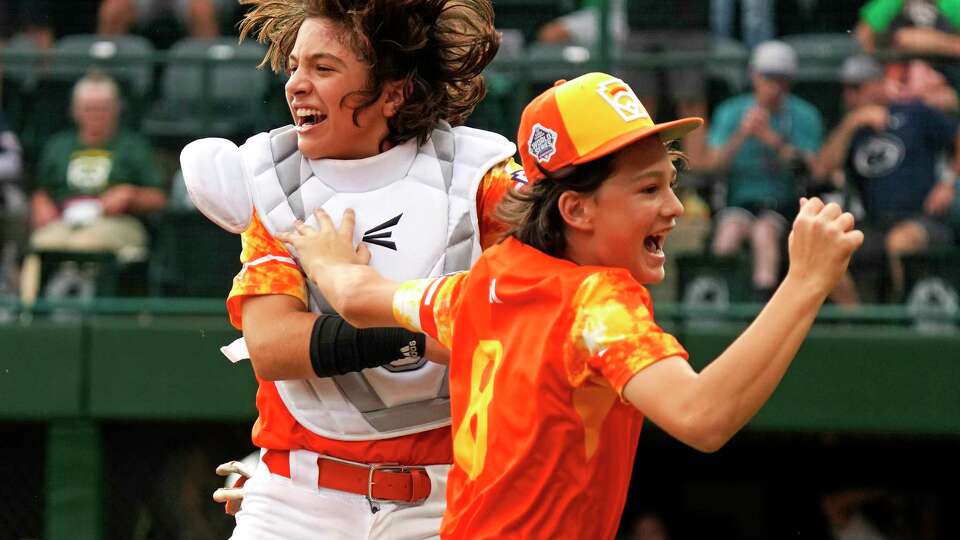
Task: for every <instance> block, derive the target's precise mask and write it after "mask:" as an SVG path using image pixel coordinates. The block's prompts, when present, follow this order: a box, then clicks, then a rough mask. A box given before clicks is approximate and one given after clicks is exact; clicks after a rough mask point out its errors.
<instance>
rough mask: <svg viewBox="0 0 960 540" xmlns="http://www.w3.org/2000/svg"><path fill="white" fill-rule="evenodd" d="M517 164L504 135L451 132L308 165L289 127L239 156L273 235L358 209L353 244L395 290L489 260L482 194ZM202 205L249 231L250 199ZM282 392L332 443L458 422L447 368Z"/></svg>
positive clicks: (355, 377)
mask: <svg viewBox="0 0 960 540" xmlns="http://www.w3.org/2000/svg"><path fill="white" fill-rule="evenodd" d="M192 144H196V143H192ZM188 149H189V147H188ZM188 149H185V150H184V156H185V157H184V162H185V163H184V178H185V179H186V180H187V182H188V191H189V192H190V194H191V197H194V200H195V202H197V201H196V199H197V197H196V196H195V195H196V194H197V193H198V192H199V191H202V190H200V189H191V187H190V184H191V183H193V182H191V180H190V178H189V175H188V174H187V171H186V169H187V166H186V161H187V159H186V155H187V153H188ZM513 153H514V146H513V144H511V143H509V142H508V141H507V140H506V139H504V138H503V137H500V136H499V135H495V134H492V133H488V132H484V131H479V130H474V129H470V128H465V127H458V128H455V129H451V128H450V127H449V125H446V124H442V125H440V126H439V127H438V129H436V130H434V132H433V134H432V135H431V137H430V139H429V140H428V141H427V143H426V144H424V145H423V146H420V147H418V146H417V144H416V141H409V142H407V143H405V144H403V145H400V146H398V147H395V148H392V149H390V150H389V151H387V152H384V153H382V154H379V155H377V156H373V157H371V158H367V159H362V160H342V161H341V160H313V161H311V160H307V159H305V158H303V156H302V155H301V154H300V153H299V151H297V146H296V132H295V131H294V129H293V128H292V127H290V126H288V127H285V128H280V129H277V130H273V131H271V132H270V133H261V134H258V135H255V136H254V137H251V138H250V139H248V140H247V142H246V143H245V144H244V145H243V146H241V147H240V151H239V155H240V159H241V162H242V166H241V167H239V168H241V169H242V175H243V177H244V178H245V182H244V183H245V184H247V185H248V187H249V195H250V197H249V200H250V201H251V203H252V205H253V207H254V208H255V211H256V212H257V214H258V216H259V217H260V220H261V222H262V223H263V224H264V226H265V227H266V228H267V230H268V231H269V232H270V233H271V234H273V235H275V234H276V233H277V232H281V231H289V230H291V229H292V228H293V224H294V221H295V220H297V219H301V220H303V221H304V222H306V223H307V224H310V225H314V226H315V225H316V220H315V218H314V217H313V210H314V209H316V208H319V207H322V208H323V209H324V210H326V211H327V213H328V214H329V215H330V216H331V218H332V219H333V220H334V222H335V223H338V224H339V221H340V218H341V216H342V214H343V211H344V210H345V209H346V208H353V209H355V210H356V212H357V226H356V229H355V235H356V237H355V239H354V240H355V241H356V242H361V241H362V242H365V243H367V245H368V247H369V248H370V251H371V254H372V258H371V265H372V266H373V267H375V268H376V269H377V270H378V271H379V272H380V273H382V274H384V275H385V276H387V277H389V278H390V279H393V280H407V279H415V278H421V277H430V276H437V275H442V274H444V273H448V272H453V271H458V270H465V269H468V268H469V267H470V265H471V264H472V262H473V261H474V260H475V259H476V257H477V256H479V253H480V246H479V235H478V216H477V214H476V194H477V189H478V186H479V183H480V181H481V180H482V178H483V176H484V174H485V173H486V172H487V171H488V170H489V169H490V168H491V167H493V166H494V165H496V164H497V163H499V162H501V161H503V160H504V159H506V158H508V157H510V156H512V155H513ZM221 161H224V160H221ZM213 162H216V160H213ZM207 166H208V167H209V165H207ZM220 168H221V169H225V168H226V167H224V166H222V165H221V166H220ZM204 183H205V185H207V186H210V185H213V184H215V183H216V182H211V181H210V180H209V179H208V180H205V182H204ZM233 185H234V186H236V184H233ZM203 198H204V199H206V201H205V202H204V204H200V203H198V204H197V207H198V208H200V209H201V210H202V211H204V213H206V214H207V215H208V216H209V217H210V218H211V219H212V220H213V221H215V222H217V223H218V224H221V226H225V225H227V224H229V225H233V226H232V227H231V230H234V231H235V230H236V228H238V227H237V226H235V225H234V223H233V222H236V221H242V217H243V216H244V212H243V211H242V210H239V209H237V208H236V207H238V206H240V205H242V204H243V200H244V198H243V197H241V196H238V195H237V194H235V193H234V194H231V195H230V197H229V199H230V200H232V201H233V202H232V203H231V204H232V206H233V208H231V209H230V210H229V211H227V210H224V209H217V208H216V206H217V204H219V205H221V206H222V205H223V204H224V203H223V202H222V201H223V200H225V199H226V198H224V199H221V202H220V203H217V204H214V203H212V202H210V201H209V197H208V196H204V197H203ZM210 213H215V214H217V216H216V217H214V216H211V215H210ZM247 215H249V214H247ZM238 216H240V217H238ZM225 228H226V227H225ZM293 255H294V257H296V253H293ZM309 293H310V310H311V311H314V312H330V311H331V310H330V307H329V305H328V304H327V303H326V302H325V300H324V299H323V297H322V295H321V294H320V292H319V290H317V288H316V287H314V286H313V285H312V284H309ZM275 384H276V386H277V389H278V391H279V394H280V396H281V397H282V399H283V401H284V403H285V405H286V406H287V408H288V409H289V411H290V412H291V414H293V416H294V417H295V418H296V419H297V420H298V421H299V422H300V423H301V424H302V425H303V426H304V427H307V428H308V429H310V430H311V431H313V432H315V433H318V434H320V435H323V436H326V437H330V438H334V439H340V440H353V439H356V440H370V439H377V438H388V437H395V436H399V435H404V434H409V433H416V432H419V431H425V430H427V429H433V428H436V427H440V426H443V425H446V424H448V423H449V417H450V408H449V398H448V393H447V379H446V368H445V367H444V366H441V365H438V364H434V363H431V362H426V361H425V360H423V359H421V360H420V361H418V362H413V361H411V360H409V359H398V360H397V361H396V362H394V363H393V364H390V365H388V366H385V367H380V368H374V369H367V370H364V371H363V372H361V373H352V374H347V375H341V376H336V377H331V378H316V377H315V378H310V379H305V380H295V381H277V382H276V383H275Z"/></svg>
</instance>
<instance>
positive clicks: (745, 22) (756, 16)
mask: <svg viewBox="0 0 960 540" xmlns="http://www.w3.org/2000/svg"><path fill="white" fill-rule="evenodd" d="M736 4H737V2H736V1H735V0H710V28H711V30H712V31H713V37H715V38H726V39H733V15H734V13H735V12H736V10H737V5H736ZM773 6H774V0H740V38H741V41H743V44H744V45H746V46H747V48H750V49H752V48H754V47H756V46H757V45H759V44H760V43H762V42H764V41H768V40H770V39H773V36H774V35H775V30H774V24H773Z"/></svg>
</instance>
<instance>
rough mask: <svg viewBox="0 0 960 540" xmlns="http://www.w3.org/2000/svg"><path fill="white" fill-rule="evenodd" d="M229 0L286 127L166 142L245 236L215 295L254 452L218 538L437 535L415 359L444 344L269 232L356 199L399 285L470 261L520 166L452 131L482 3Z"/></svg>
mask: <svg viewBox="0 0 960 540" xmlns="http://www.w3.org/2000/svg"><path fill="white" fill-rule="evenodd" d="M241 3H244V4H249V5H251V6H252V9H251V10H250V11H249V12H248V13H247V14H246V16H245V19H244V21H243V23H242V26H241V31H242V34H243V35H247V34H258V35H259V39H260V40H261V41H264V42H265V43H266V44H267V45H268V52H267V56H266V58H265V62H269V64H270V65H271V66H272V67H273V68H274V69H275V70H284V71H286V73H287V74H288V75H289V80H288V81H287V83H286V100H287V103H288V105H289V108H290V113H291V116H292V118H293V122H294V124H293V125H291V126H287V127H284V128H280V129H277V130H273V131H271V132H269V133H261V134H259V135H256V136H254V137H252V138H250V139H249V140H247V142H246V143H245V144H244V145H243V146H241V147H240V148H239V149H238V148H237V147H236V146H235V145H233V144H232V143H230V142H229V141H224V140H220V139H205V140H201V141H196V142H194V143H191V144H190V145H188V147H187V148H185V149H184V151H183V154H182V156H181V161H182V165H183V170H184V178H185V180H186V183H187V187H188V190H189V192H190V194H191V197H192V199H193V200H194V202H195V203H196V205H197V207H198V208H200V209H201V210H202V211H203V212H204V213H205V214H206V215H207V216H208V217H210V219H212V220H213V221H215V222H216V223H218V224H220V225H221V226H223V227H224V228H226V229H228V230H231V231H233V232H236V233H240V234H241V239H242V245H243V251H242V254H241V261H242V262H243V269H242V270H241V272H240V273H239V274H238V275H237V277H236V278H235V279H234V282H233V288H232V290H231V292H230V295H229V298H228V300H227V307H228V311H229V314H230V319H231V322H232V323H233V324H234V325H235V326H236V327H238V328H241V329H242V330H243V335H244V340H243V341H240V342H237V343H235V344H232V345H231V346H229V347H227V348H225V353H226V354H227V355H228V356H229V357H230V358H231V359H233V360H237V359H242V358H245V357H249V358H250V360H251V362H252V364H253V368H254V370H255V372H256V375H257V380H258V382H259V390H258V392H257V409H258V412H259V418H258V419H257V422H256V424H255V425H254V428H253V442H254V444H255V445H256V446H258V447H259V448H261V453H260V464H259V465H258V467H257V469H256V473H255V474H254V475H253V477H252V478H251V479H250V480H249V481H248V482H246V484H245V485H244V486H243V488H242V494H243V502H242V507H241V510H240V511H239V513H238V514H237V526H236V530H235V531H234V534H233V538H235V539H258V540H259V539H270V538H276V539H285V540H290V539H305V538H310V539H313V538H324V539H340V538H343V539H352V538H357V539H360V538H363V539H368V538H374V539H375V538H391V539H404V538H431V537H435V536H436V535H437V531H438V530H439V526H440V519H441V517H442V514H443V508H444V493H445V485H446V472H447V470H448V468H449V464H450V463H451V462H452V459H453V457H452V453H451V449H452V443H451V434H450V429H449V422H450V419H449V417H450V406H449V399H448V390H447V373H446V368H445V367H444V366H442V365H439V364H436V363H431V362H427V361H426V358H427V357H436V356H437V355H442V354H445V351H444V349H443V348H441V347H437V346H436V344H435V343H431V342H430V341H429V340H426V339H425V336H424V335H423V333H422V332H419V331H417V332H409V331H405V330H398V329H395V328H380V329H356V328H354V327H352V326H350V325H349V324H347V323H346V322H344V320H343V319H342V318H340V317H338V316H336V314H335V312H334V311H333V310H331V309H330V306H329V304H328V303H327V302H325V300H324V299H323V297H322V296H321V295H320V293H319V291H318V290H317V289H316V287H315V286H313V285H311V284H309V283H306V282H305V280H304V277H303V273H302V269H301V268H300V267H299V266H298V257H297V253H296V252H290V251H288V250H287V249H286V248H285V247H284V246H283V244H281V243H280V242H279V241H278V240H277V239H276V237H277V235H278V234H280V233H282V232H283V231H287V230H290V229H292V227H293V225H294V223H295V222H296V221H297V220H303V219H308V218H310V217H311V216H312V214H313V210H314V209H316V208H321V207H322V208H326V209H327V210H328V211H330V212H331V213H334V214H336V215H339V214H340V213H341V212H342V211H343V209H344V208H347V207H356V208H361V209H363V218H362V219H361V220H360V221H359V222H358V223H357V226H358V227H359V229H358V230H361V231H363V241H364V242H365V243H366V244H367V245H368V246H369V248H370V252H369V253H370V256H371V261H370V262H371V264H372V265H373V266H375V267H376V268H378V269H379V270H380V271H381V272H383V273H384V274H385V275H388V276H391V278H393V279H397V280H405V279H413V278H421V277H429V276H439V275H442V274H445V273H449V272H452V271H456V270H465V269H467V268H469V266H470V264H471V263H472V262H473V261H474V260H475V259H476V257H477V256H478V255H479V253H480V250H481V247H483V246H487V245H490V244H491V243H492V242H493V240H494V239H495V238H497V237H498V236H499V235H500V234H502V228H498V226H497V225H496V223H497V222H496V221H495V220H493V218H492V217H491V214H492V211H493V208H494V207H495V206H496V203H497V202H498V201H499V200H500V198H501V197H502V196H503V194H504V192H505V191H507V189H508V188H510V186H512V185H513V184H514V183H515V182H516V181H522V169H521V168H520V167H519V166H518V165H517V164H516V163H515V162H513V160H512V156H513V154H514V153H515V151H516V147H515V146H514V145H513V144H512V143H510V142H509V141H507V140H506V139H505V138H503V137H501V136H499V135H496V134H493V133H488V132H484V131H479V130H474V129H469V128H466V127H451V125H457V124H460V123H462V121H463V120H464V119H465V118H466V116H467V115H468V114H469V113H470V112H471V111H472V110H473V108H474V106H475V105H476V104H477V103H478V102H479V100H480V99H481V98H482V97H483V94H484V86H483V81H482V79H481V77H480V72H481V71H482V70H483V68H484V67H485V66H486V64H487V63H488V62H489V61H490V60H491V59H492V58H493V56H494V54H495V53H496V50H497V47H498V44H499V36H498V34H497V33H496V31H495V30H494V28H493V12H492V8H491V5H490V3H489V1H488V0H458V1H453V0H373V1H363V2H361V1H350V0H242V2H241ZM381 366H382V367H381ZM240 494H241V493H237V492H236V491H233V492H219V493H218V494H217V495H216V497H217V498H219V499H221V500H222V499H224V498H227V497H239V495H240Z"/></svg>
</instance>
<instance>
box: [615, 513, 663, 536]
mask: <svg viewBox="0 0 960 540" xmlns="http://www.w3.org/2000/svg"><path fill="white" fill-rule="evenodd" d="M623 540H670V532H669V531H668V530H667V524H666V523H665V522H664V520H663V518H662V517H660V515H659V514H656V513H654V512H643V513H642V514H640V515H639V516H637V518H636V519H634V520H633V523H632V525H630V530H629V532H628V533H627V536H624V537H623Z"/></svg>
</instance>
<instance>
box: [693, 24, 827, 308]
mask: <svg viewBox="0 0 960 540" xmlns="http://www.w3.org/2000/svg"><path fill="white" fill-rule="evenodd" d="M796 72H797V54H796V52H795V51H794V50H793V48H792V47H790V46H789V45H787V44H786V43H783V42H780V41H766V42H764V43H761V44H760V45H758V46H757V48H756V49H755V50H754V52H753V55H752V57H751V59H750V80H751V83H752V86H753V92H752V93H748V94H744V95H741V96H736V97H733V98H730V99H729V100H727V101H724V102H723V103H721V104H720V105H719V106H718V107H717V109H716V111H715V112H714V115H713V119H712V121H711V124H710V133H709V139H708V154H707V160H706V165H707V167H708V168H709V169H711V170H713V171H715V172H719V173H723V174H724V175H725V176H726V181H727V182H726V183H727V202H726V208H724V209H723V210H721V211H720V212H719V213H718V215H717V218H716V223H715V229H714V237H713V245H712V251H713V253H714V254H715V255H718V256H728V255H732V254H734V253H736V252H737V251H739V250H740V247H741V245H742V244H743V242H744V240H746V239H748V238H749V240H750V242H751V245H752V249H753V287H754V291H755V293H756V296H757V299H758V300H765V299H766V298H767V297H768V296H769V295H770V294H771V293H772V291H773V289H774V287H775V286H776V285H777V282H778V281H779V277H780V264H781V251H782V250H781V242H782V239H783V232H784V230H785V229H786V226H787V225H788V220H790V219H792V217H793V215H794V214H795V212H796V210H797V207H798V194H799V193H800V187H801V186H800V183H801V182H802V180H803V179H804V176H805V174H804V173H805V171H806V170H807V169H808V168H809V167H811V166H812V161H813V154H814V153H815V152H816V151H817V150H818V149H819V148H820V143H821V139H822V136H823V120H822V118H821V115H820V112H819V111H818V110H817V109H816V108H815V107H814V106H813V105H811V104H810V103H808V102H806V101H804V100H803V99H801V98H799V97H797V96H794V95H792V94H791V93H790V83H791V79H792V78H793V77H794V76H795V75H796Z"/></svg>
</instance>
